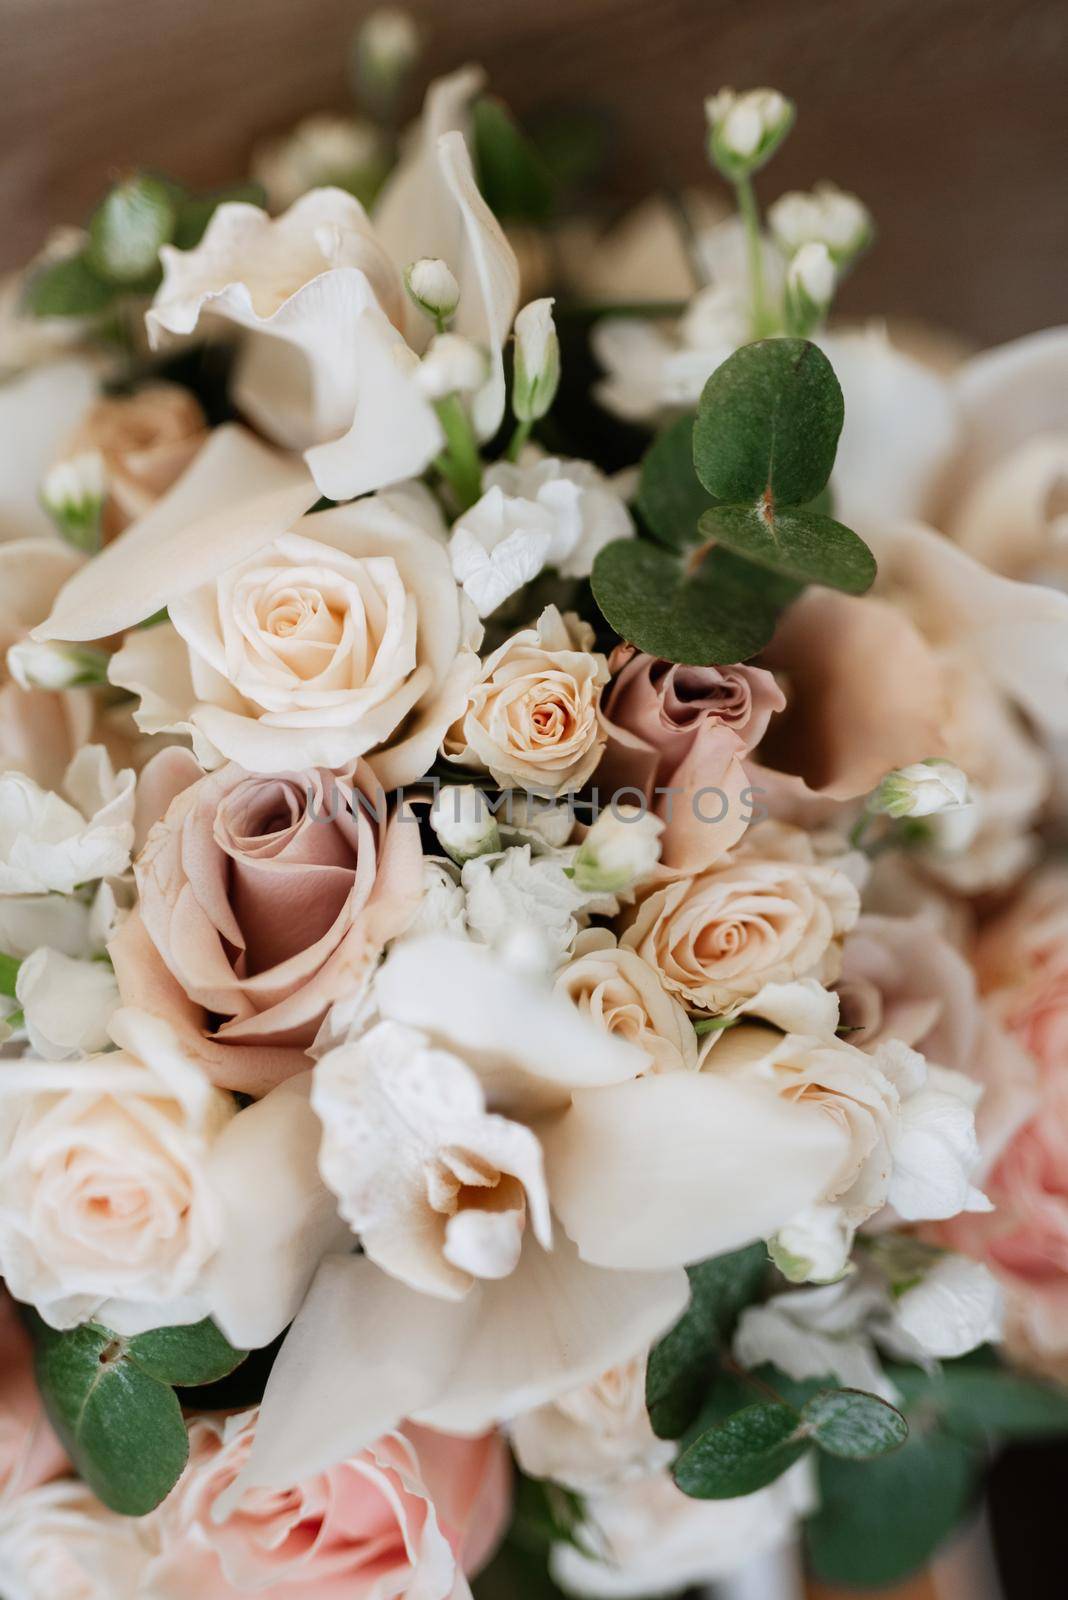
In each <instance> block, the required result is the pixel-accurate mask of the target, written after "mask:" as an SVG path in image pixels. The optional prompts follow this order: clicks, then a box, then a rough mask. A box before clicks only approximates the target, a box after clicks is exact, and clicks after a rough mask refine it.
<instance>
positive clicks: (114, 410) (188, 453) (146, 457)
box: [59, 383, 208, 539]
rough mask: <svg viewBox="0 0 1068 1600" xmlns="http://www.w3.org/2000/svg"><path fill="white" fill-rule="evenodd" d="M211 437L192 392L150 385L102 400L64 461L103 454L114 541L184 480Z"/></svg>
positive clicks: (108, 530)
mask: <svg viewBox="0 0 1068 1600" xmlns="http://www.w3.org/2000/svg"><path fill="white" fill-rule="evenodd" d="M207 436H208V429H207V422H206V421H205V417H204V413H203V411H202V410H201V409H200V406H199V404H198V403H197V401H196V400H195V399H194V397H193V395H191V394H190V392H189V390H188V389H183V388H182V387H181V386H180V385H179V384H176V383H149V384H146V385H145V387H144V388H143V389H138V390H137V391H136V393H134V394H131V395H118V396H113V397H109V398H106V399H102V400H97V401H96V402H95V403H94V404H93V405H92V406H90V408H89V410H88V412H87V413H86V415H85V416H84V417H83V418H82V421H81V422H80V423H79V425H78V427H77V429H76V430H75V432H74V433H73V434H72V435H71V437H70V438H69V439H68V441H67V444H66V447H65V448H64V450H63V451H62V454H61V455H60V457H59V459H60V460H61V461H66V460H69V459H71V458H72V457H75V456H80V455H85V454H87V453H88V452H91V451H96V452H97V453H98V454H99V455H100V456H101V458H102V460H103V463H104V472H105V477H106V481H107V498H106V500H105V502H104V514H103V535H104V538H105V539H114V538H115V537H116V535H117V534H120V533H121V532H122V530H123V529H124V528H125V527H127V526H128V525H129V524H130V523H131V522H135V521H136V520H137V518H138V517H141V516H143V515H144V513H145V512H146V511H148V510H149V508H150V507H151V506H153V505H154V504H155V503H156V501H157V500H158V499H159V498H160V496H161V495H162V494H165V493H166V492H167V490H168V489H169V488H170V487H171V485H172V484H173V483H174V482H175V481H176V480H177V479H178V478H180V477H181V475H182V473H183V472H184V471H185V469H186V467H187V466H188V465H189V463H190V462H191V461H192V459H193V457H194V456H195V455H196V453H197V451H198V450H199V449H200V446H201V445H202V444H203V443H204V441H205V439H206V438H207Z"/></svg>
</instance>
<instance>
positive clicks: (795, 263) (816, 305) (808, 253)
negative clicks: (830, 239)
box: [785, 240, 838, 335]
mask: <svg viewBox="0 0 1068 1600" xmlns="http://www.w3.org/2000/svg"><path fill="white" fill-rule="evenodd" d="M837 277H838V274H837V272H836V271H835V265H834V262H833V261H832V259H831V253H830V251H829V250H828V249H827V246H826V245H825V244H818V243H817V242H816V241H815V240H813V241H811V242H810V243H809V244H803V245H802V246H801V248H800V250H799V251H798V252H797V254H796V255H795V256H794V259H793V260H792V261H791V262H790V266H789V269H788V270H787V273H786V297H785V311H786V327H787V330H788V331H789V332H790V333H793V334H801V335H803V334H807V333H809V332H811V330H812V329H813V328H814V327H815V326H816V325H817V323H820V322H822V321H823V319H824V317H825V316H826V315H827V308H828V307H829V305H830V303H831V300H832V299H833V298H834V286H835V282H836V280H837Z"/></svg>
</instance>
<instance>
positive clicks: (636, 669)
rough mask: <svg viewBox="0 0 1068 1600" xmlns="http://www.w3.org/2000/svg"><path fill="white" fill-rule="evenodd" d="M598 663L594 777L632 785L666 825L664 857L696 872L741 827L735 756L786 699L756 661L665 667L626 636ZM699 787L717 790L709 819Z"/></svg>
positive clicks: (746, 814) (757, 737)
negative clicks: (598, 761)
mask: <svg viewBox="0 0 1068 1600" xmlns="http://www.w3.org/2000/svg"><path fill="white" fill-rule="evenodd" d="M608 665H609V667H610V669H611V670H612V672H614V673H615V677H614V678H613V680H612V683H611V685H610V686H609V688H608V690H607V691H606V693H605V697H604V704H603V711H604V716H605V721H606V722H607V724H608V749H607V751H606V752H605V759H604V762H603V764H602V766H601V769H600V772H599V774H598V781H599V784H600V786H601V788H602V790H605V789H622V788H635V789H638V790H640V791H641V793H642V794H643V795H644V796H645V799H646V802H647V804H649V805H650V806H651V807H652V808H653V810H654V811H655V813H656V815H657V816H659V817H661V818H662V820H663V821H664V823H665V824H666V826H665V829H664V835H663V840H662V851H661V860H662V861H663V863H664V865H665V866H667V867H669V868H673V869H675V870H676V871H679V872H699V871H701V870H703V868H705V867H708V866H711V864H712V862H713V861H714V860H716V858H717V857H718V856H720V855H722V854H723V852H724V851H725V850H729V849H730V847H731V845H732V844H736V843H737V841H738V840H739V839H740V838H741V836H742V834H743V832H744V831H745V827H746V824H747V822H748V821H749V820H750V811H751V808H750V807H747V806H746V804H745V800H746V798H747V796H746V792H745V791H746V787H747V780H746V774H745V769H744V767H743V765H742V761H741V757H742V756H743V755H745V754H747V753H748V752H749V751H751V750H752V749H753V748H754V747H755V746H756V745H758V744H759V743H760V741H761V739H762V738H763V737H764V734H765V732H766V730H767V726H768V722H769V721H770V719H771V717H772V714H773V713H774V712H777V711H782V710H783V709H784V708H785V706H786V699H785V697H784V695H783V693H782V690H781V689H780V688H779V686H778V684H777V683H776V682H775V679H774V678H773V677H772V675H771V673H770V672H765V671H764V670H763V669H762V668H760V667H747V666H727V667H687V666H675V665H673V664H672V663H671V662H669V661H659V660H657V658H656V657H655V656H650V655H646V654H644V653H643V652H641V651H636V650H635V648H634V646H633V645H629V644H622V645H618V646H617V647H616V649H615V650H614V651H613V653H612V657H611V659H610V661H609V663H608ZM658 789H669V790H672V791H674V792H673V793H669V794H667V795H658V794H657V790H658ZM702 790H718V791H719V792H720V793H721V794H722V795H723V796H724V801H723V808H724V814H723V816H722V817H721V818H720V819H719V820H718V821H712V820H711V814H712V813H714V808H712V807H711V806H709V807H708V808H703V807H699V806H697V805H696V803H695V802H696V798H697V796H698V795H699V794H700V793H701V791H702Z"/></svg>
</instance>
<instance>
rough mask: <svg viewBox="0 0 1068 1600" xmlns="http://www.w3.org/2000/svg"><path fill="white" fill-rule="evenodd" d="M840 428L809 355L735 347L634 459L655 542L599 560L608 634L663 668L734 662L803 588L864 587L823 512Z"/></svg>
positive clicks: (820, 364) (793, 349)
mask: <svg viewBox="0 0 1068 1600" xmlns="http://www.w3.org/2000/svg"><path fill="white" fill-rule="evenodd" d="M842 419H843V406H842V391H841V388H840V387H839V384H838V380H837V378H836V377H835V375H834V372H833V369H832V368H831V365H830V363H829V362H828V360H827V358H826V357H825V356H824V355H823V353H822V352H821V351H820V350H818V349H817V348H816V346H815V345H812V344H808V343H806V341H805V340H803V339H763V340H759V341H758V342H757V343H755V344H750V345H745V346H743V348H742V349H740V350H737V351H735V353H734V355H732V356H730V357H729V358H728V360H726V361H725V362H723V364H722V366H720V367H719V368H717V370H716V371H715V372H714V373H713V374H712V376H711V377H710V378H709V380H708V383H707V384H706V385H705V389H704V393H703V394H702V396H701V400H700V404H699V405H698V408H697V413H696V416H695V417H694V418H693V419H691V418H689V417H682V418H680V419H679V420H678V421H677V422H675V423H673V424H672V425H671V426H670V427H669V428H667V429H665V430H664V432H663V433H662V434H660V436H659V437H658V438H657V439H656V440H655V441H654V442H653V444H652V445H651V446H650V448H649V450H648V452H647V454H646V456H645V458H644V460H643V463H642V472H641V480H640V484H639V489H638V496H637V506H638V510H639V512H640V513H641V516H642V518H643V520H644V522H645V524H646V525H647V527H648V529H649V531H650V533H651V534H652V536H653V538H654V539H655V540H656V541H657V544H655V545H654V544H652V543H650V542H649V541H645V540H641V539H637V540H620V541H618V542H617V543H614V544H610V545H608V546H607V547H606V548H605V549H604V550H602V551H601V552H600V554H599V555H598V556H597V559H596V561H595V563H594V568H593V576H592V587H593V592H594V596H595V598H596V600H597V604H598V605H599V606H600V608H601V610H602V611H603V613H604V615H605V617H606V618H607V620H608V622H609V623H610V624H611V626H612V627H613V628H614V629H615V630H616V631H617V632H618V633H619V634H621V635H622V637H623V638H625V639H627V640H629V641H630V642H631V643H632V644H635V645H637V646H638V647H639V648H640V649H642V650H647V651H648V652H649V653H650V654H651V655H656V656H661V657H664V658H665V659H667V660H670V661H679V662H686V663H687V664H690V665H694V666H707V665H713V664H716V663H724V662H730V661H742V660H746V659H747V658H748V657H750V656H753V655H755V654H756V653H757V652H758V651H759V650H761V649H763V647H764V645H766V644H767V643H768V641H769V639H770V638H771V635H772V633H773V632H774V629H775V626H776V623H777V621H778V618H779V615H780V613H781V611H782V609H783V607H784V606H786V605H788V604H789V602H790V601H791V600H792V599H794V598H795V597H796V595H797V594H798V593H799V592H800V589H801V588H802V587H803V585H804V584H806V583H810V582H817V583H823V584H827V585H829V586H831V587H833V588H838V589H843V590H845V591H846V592H847V593H849V594H861V593H863V592H864V591H865V590H866V589H868V588H869V587H870V585H871V583H872V581H873V580H874V577H875V560H874V558H873V556H872V554H871V552H870V550H869V549H868V548H867V546H866V545H865V544H864V543H863V541H862V540H861V539H859V538H858V537H857V535H856V534H855V533H853V532H852V531H851V530H850V529H848V528H846V527H844V526H843V525H842V524H841V523H839V522H835V521H834V520H833V519H832V518H830V517H829V516H827V515H826V514H825V512H824V510H823V509H822V506H823V505H825V504H826V488H827V480H828V478H829V476H830V472H831V468H832V467H833V465H834V456H835V450H836V448H837V444H838V437H839V434H840V432H841V428H842ZM817 497H820V498H819V501H818V502H817V503H818V504H820V506H821V509H816V506H814V505H813V504H812V503H811V502H813V501H817Z"/></svg>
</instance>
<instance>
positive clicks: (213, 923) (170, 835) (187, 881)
mask: <svg viewBox="0 0 1068 1600" xmlns="http://www.w3.org/2000/svg"><path fill="white" fill-rule="evenodd" d="M194 774H197V776H196V778H195V781H193V782H190V781H189V780H190V778H192V777H193V775H194ZM186 785H188V786H186ZM171 796H173V798H171ZM140 798H141V801H142V806H143V808H144V809H147V810H148V811H149V812H151V811H152V810H153V809H154V807H155V805H163V804H165V803H166V801H167V800H168V799H169V801H170V803H169V804H167V805H166V810H165V814H164V815H163V816H162V819H161V820H160V821H159V822H157V823H155V825H154V826H152V827H151V828H149V830H148V836H147V839H146V841H145V844H144V848H143V849H142V850H141V852H140V854H139V855H138V857H137V859H136V861H135V863H134V876H135V878H136V881H137V889H138V907H137V910H136V911H135V912H133V913H132V914H131V915H130V917H128V918H127V920H126V921H125V923H123V925H122V927H121V928H120V929H119V932H118V934H117V935H116V937H115V939H114V940H113V941H112V944H111V947H110V953H111V956H112V960H113V961H114V964H115V972H116V976H117V978H118V982H119V989H120V992H121V994H122V997H123V1001H124V1003H125V1004H126V1005H130V1006H136V1007H138V1008H140V1009H142V1010H145V1011H150V1012H153V1013H154V1014H156V1015H159V1016H164V1017H165V1018H166V1020H167V1021H168V1022H169V1023H170V1024H171V1026H172V1027H174V1028H175V1030H176V1031H177V1032H178V1033H179V1035H180V1037H181V1038H182V1039H183V1041H184V1042H185V1043H186V1044H187V1046H188V1048H189V1049H191V1050H192V1052H193V1053H194V1054H195V1055H196V1056H197V1058H198V1059H199V1060H200V1061H201V1062H202V1064H203V1065H204V1067H205V1070H206V1071H207V1073H208V1074H209V1076H210V1077H211V1078H212V1080H213V1082H214V1083H216V1084H217V1085H218V1086H219V1087H220V1088H225V1089H236V1090H240V1091H242V1092H243V1093H246V1094H252V1095H262V1094H264V1093H266V1092H267V1090H269V1089H270V1088H272V1087H273V1086H274V1085H275V1084H277V1083H279V1082H281V1081H282V1080H283V1079H284V1078H287V1077H289V1076H291V1075H292V1074H293V1073H295V1072H300V1071H303V1070H304V1069H305V1068H306V1067H307V1065H308V1061H307V1057H306V1051H307V1048H308V1046H309V1045H310V1044H311V1043H312V1041H313V1040H314V1038H315V1035H316V1033H317V1031H318V1029H319V1026H320V1024H321V1023H322V1021H323V1018H324V1017H325V1015H326V1013H327V1011H328V1010H329V1008H330V1006H331V1005H332V1004H333V1002H334V1001H335V1000H337V999H338V998H339V997H340V996H341V995H351V994H352V993H353V992H354V991H358V990H359V988H360V986H361V984H362V983H363V981H364V980H365V978H366V977H367V976H368V975H369V973H370V972H371V970H372V969H373V967H374V966H375V964H376V963H377V961H378V959H379V957H380V956H381V954H382V951H383V949H384V947H385V945H386V944H387V942H388V941H389V940H390V939H392V938H395V937H396V936H397V935H398V934H400V933H402V932H403V931H404V929H405V928H406V927H407V926H408V924H409V922H410V921H411V919H412V917H413V916H414V915H415V912H416V910H417V909H418V905H419V900H420V896H421V892H422V852H421V848H420V843H419V830H418V828H417V827H416V826H415V825H414V823H412V822H409V821H406V820H404V819H403V818H401V817H399V816H398V815H397V814H396V813H394V814H392V815H387V810H386V800H385V795H384V794H383V791H382V789H381V786H380V785H379V784H378V782H377V780H376V779H375V777H374V776H373V774H372V773H371V770H370V768H369V767H368V766H367V765H366V763H364V762H362V761H357V762H355V763H354V764H353V765H352V766H350V767H348V768H346V769H345V770H344V771H342V772H340V773H336V774H335V773H331V772H328V771H326V770H324V769H321V768H310V769H309V770H307V771H305V772H283V773H274V774H263V773H248V772H245V771H244V770H243V769H242V768H241V767H238V766H235V765H234V764H232V763H231V764H229V765H227V766H224V767H220V768H219V769H218V770H217V771H215V772H211V773H209V774H207V775H203V774H200V770H199V768H198V767H196V764H195V763H194V762H193V760H192V758H191V757H190V756H189V755H188V754H187V753H186V752H184V751H177V750H168V751H164V752H163V753H162V754H161V755H160V756H158V757H156V758H155V760H154V761H153V762H152V763H150V765H149V767H148V768H146V770H145V773H144V774H143V777H142V782H141V796H140ZM145 820H147V819H145V818H144V817H142V818H141V821H142V824H143V823H144V821H145Z"/></svg>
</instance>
